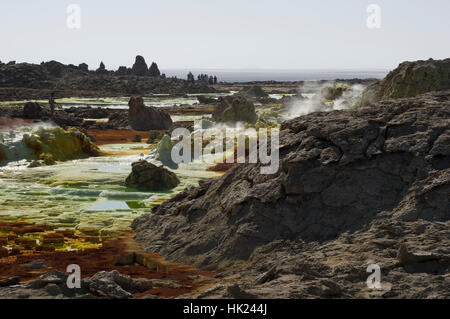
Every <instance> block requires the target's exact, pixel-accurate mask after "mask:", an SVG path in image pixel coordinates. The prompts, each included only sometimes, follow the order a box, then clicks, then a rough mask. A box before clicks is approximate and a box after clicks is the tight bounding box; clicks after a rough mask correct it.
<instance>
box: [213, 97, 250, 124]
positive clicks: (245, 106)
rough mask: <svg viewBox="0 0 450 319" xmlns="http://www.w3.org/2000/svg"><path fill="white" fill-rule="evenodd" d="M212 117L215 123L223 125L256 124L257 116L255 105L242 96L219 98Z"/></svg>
mask: <svg viewBox="0 0 450 319" xmlns="http://www.w3.org/2000/svg"><path fill="white" fill-rule="evenodd" d="M212 117H213V119H214V120H215V121H217V122H224V123H236V122H245V123H252V124H254V123H256V122H257V121H258V115H257V114H256V111H255V105H254V104H253V103H252V102H251V101H249V100H247V99H246V98H244V97H242V96H225V97H220V98H219V100H218V103H217V105H216V106H215V108H214V111H213V114H212Z"/></svg>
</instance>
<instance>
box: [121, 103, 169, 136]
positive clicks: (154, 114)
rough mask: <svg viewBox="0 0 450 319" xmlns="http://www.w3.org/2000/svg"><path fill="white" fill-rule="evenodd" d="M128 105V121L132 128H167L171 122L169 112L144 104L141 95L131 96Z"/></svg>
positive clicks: (139, 129) (141, 129) (143, 129)
mask: <svg viewBox="0 0 450 319" xmlns="http://www.w3.org/2000/svg"><path fill="white" fill-rule="evenodd" d="M128 106H129V110H128V121H129V123H130V126H131V127H132V128H133V130H137V131H148V130H168V129H169V128H170V127H171V126H172V124H173V123H172V119H171V118H170V115H169V114H167V113H166V112H165V111H163V110H158V109H157V108H155V107H151V106H145V104H144V100H143V99H142V98H141V97H136V98H135V97H132V98H131V99H130V101H129V102H128Z"/></svg>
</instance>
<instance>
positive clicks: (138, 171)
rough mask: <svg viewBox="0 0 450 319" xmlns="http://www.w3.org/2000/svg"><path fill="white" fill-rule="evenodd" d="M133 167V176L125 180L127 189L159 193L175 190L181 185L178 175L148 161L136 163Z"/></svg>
mask: <svg viewBox="0 0 450 319" xmlns="http://www.w3.org/2000/svg"><path fill="white" fill-rule="evenodd" d="M131 166H132V171H131V174H130V175H129V176H128V177H127V179H126V180H125V185H126V186H127V187H130V188H137V189H142V190H150V191H157V190H169V189H172V188H175V187H176V186H178V184H179V183H180V180H179V179H178V177H177V175H175V174H174V173H172V172H171V171H169V170H167V169H165V168H164V167H158V166H156V165H153V164H152V163H149V162H147V161H139V162H135V163H133V164H131Z"/></svg>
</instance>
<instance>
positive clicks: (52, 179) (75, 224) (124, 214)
mask: <svg viewBox="0 0 450 319" xmlns="http://www.w3.org/2000/svg"><path fill="white" fill-rule="evenodd" d="M132 147H134V145H120V144H118V145H106V146H105V147H104V149H111V148H120V149H122V150H126V149H127V148H128V149H129V148H132ZM139 158H140V156H138V155H131V156H112V157H97V158H89V159H83V160H75V161H69V162H64V163H61V164H58V165H54V166H46V167H37V168H26V166H25V165H24V164H25V163H23V162H16V163H10V164H9V165H8V166H5V167H1V168H0V218H1V217H2V216H3V217H5V216H12V217H14V218H17V219H20V220H28V221H30V222H33V223H38V224H51V225H54V226H56V227H57V229H75V230H78V231H80V232H82V233H85V234H88V235H107V234H110V233H115V232H124V231H129V230H130V224H131V221H132V220H133V219H135V218H136V217H137V216H139V215H141V214H144V213H149V212H151V209H152V207H154V206H156V205H159V204H161V203H162V202H163V201H165V200H167V199H169V198H170V197H171V196H173V195H174V194H176V193H177V192H180V191H182V190H183V189H185V188H186V187H189V186H195V185H197V184H198V181H199V179H201V178H208V177H215V176H218V175H217V174H216V173H213V172H207V171H206V170H205V169H206V165H205V164H192V165H191V164H189V165H184V164H182V165H180V167H179V169H177V170H176V171H175V173H176V174H177V176H178V177H179V179H180V181H181V183H180V185H179V186H178V187H177V188H175V189H174V190H172V191H165V192H142V191H138V190H135V189H129V188H127V187H125V186H123V184H124V181H125V178H126V177H127V176H128V174H129V173H130V172H131V163H132V162H134V161H136V160H138V159H139Z"/></svg>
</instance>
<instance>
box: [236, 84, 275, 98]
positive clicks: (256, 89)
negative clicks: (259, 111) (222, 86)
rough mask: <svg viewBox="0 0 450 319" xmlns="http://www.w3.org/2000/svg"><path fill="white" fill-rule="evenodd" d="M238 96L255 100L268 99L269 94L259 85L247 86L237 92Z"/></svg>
mask: <svg viewBox="0 0 450 319" xmlns="http://www.w3.org/2000/svg"><path fill="white" fill-rule="evenodd" d="M239 94H240V95H243V96H244V97H247V98H257V97H268V96H269V94H268V93H267V92H265V91H264V90H263V89H262V87H260V86H259V85H253V86H247V87H244V88H242V90H241V91H239Z"/></svg>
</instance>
